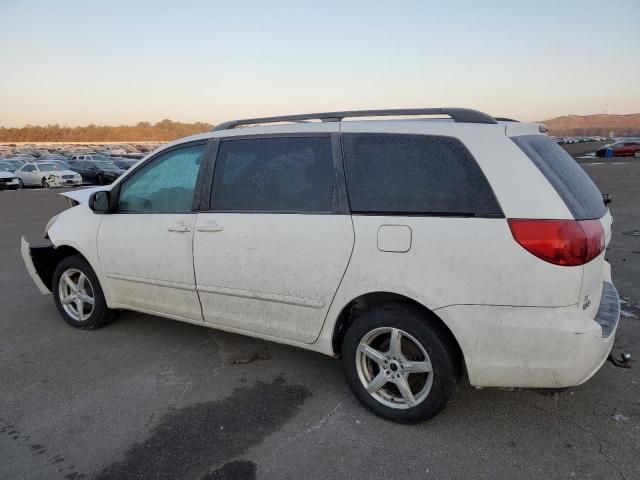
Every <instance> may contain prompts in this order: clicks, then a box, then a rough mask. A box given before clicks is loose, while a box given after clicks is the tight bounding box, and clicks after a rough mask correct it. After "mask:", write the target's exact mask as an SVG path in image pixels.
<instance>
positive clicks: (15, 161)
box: [4, 157, 27, 170]
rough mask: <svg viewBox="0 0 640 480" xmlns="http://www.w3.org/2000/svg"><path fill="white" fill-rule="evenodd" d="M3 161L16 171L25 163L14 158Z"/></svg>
mask: <svg viewBox="0 0 640 480" xmlns="http://www.w3.org/2000/svg"><path fill="white" fill-rule="evenodd" d="M4 161H5V162H7V163H10V164H11V165H13V166H14V167H16V170H17V169H19V168H20V167H21V166H23V165H24V164H25V163H27V162H26V161H24V160H22V159H21V158H16V157H10V158H6V159H5V160H4Z"/></svg>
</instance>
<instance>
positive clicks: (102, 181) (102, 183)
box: [96, 175, 104, 185]
mask: <svg viewBox="0 0 640 480" xmlns="http://www.w3.org/2000/svg"><path fill="white" fill-rule="evenodd" d="M96 183H97V184H98V185H104V179H103V178H102V175H97V176H96Z"/></svg>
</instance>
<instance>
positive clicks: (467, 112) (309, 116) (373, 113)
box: [211, 108, 498, 132]
mask: <svg viewBox="0 0 640 480" xmlns="http://www.w3.org/2000/svg"><path fill="white" fill-rule="evenodd" d="M402 115H448V116H449V117H451V118H452V119H453V121H455V122H461V123H487V124H495V123H498V122H497V121H496V119H495V118H493V117H492V116H491V115H487V114H486V113H482V112H479V111H477V110H471V109H469V108H396V109H390V110H352V111H346V112H324V113H304V114H301V115H283V116H279V117H262V118H246V119H244V120H231V121H228V122H223V123H221V124H220V125H217V126H216V127H214V128H213V129H212V130H211V131H212V132H215V131H219V130H231V129H233V128H236V127H239V126H241V125H255V124H258V123H278V122H299V121H304V120H322V121H323V122H339V121H341V120H343V119H345V118H348V117H388V116H402Z"/></svg>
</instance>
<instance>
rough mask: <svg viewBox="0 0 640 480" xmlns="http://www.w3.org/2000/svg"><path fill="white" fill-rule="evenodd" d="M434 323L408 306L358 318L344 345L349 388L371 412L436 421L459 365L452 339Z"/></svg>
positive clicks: (373, 311)
mask: <svg viewBox="0 0 640 480" xmlns="http://www.w3.org/2000/svg"><path fill="white" fill-rule="evenodd" d="M430 320H431V319H430V318H429V317H428V316H426V315H424V314H423V312H420V311H418V310H417V309H415V308H412V307H410V306H407V305H404V304H388V305H383V306H380V307H375V308H373V309H371V310H368V311H366V312H364V313H363V314H361V315H359V316H358V317H357V318H356V319H355V320H354V321H353V323H352V324H351V325H350V326H349V328H348V330H347V332H346V334H345V337H344V341H343V343H342V352H341V353H342V367H343V370H344V374H345V377H346V379H347V383H348V384H349V387H350V388H351V390H352V391H353V393H354V394H355V396H356V397H357V398H358V400H360V402H361V403H362V404H364V405H365V406H366V407H367V408H368V409H369V410H371V411H372V412H374V413H375V414H376V415H379V416H381V417H383V418H386V419H389V420H393V421H397V422H411V423H413V422H420V421H424V420H428V419H430V418H433V417H434V416H436V415H437V414H438V413H440V412H441V411H442V410H443V409H444V407H445V406H446V404H447V401H448V400H449V397H450V396H451V393H452V392H453V388H454V386H455V383H456V373H457V359H456V355H455V349H454V348H453V346H452V345H451V340H450V339H449V337H448V336H447V335H446V334H445V333H444V332H443V331H442V330H441V329H440V328H437V327H436V326H435V325H433V324H431V323H430Z"/></svg>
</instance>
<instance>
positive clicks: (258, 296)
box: [197, 285, 325, 309]
mask: <svg viewBox="0 0 640 480" xmlns="http://www.w3.org/2000/svg"><path fill="white" fill-rule="evenodd" d="M197 290H198V292H206V293H216V294H219V295H227V296H230V297H241V298H252V299H254V300H264V301H265V302H276V303H286V304H289V305H298V306H300V307H309V308H316V309H320V308H324V305H325V302H324V301H323V300H318V299H315V298H306V297H295V296H293V295H280V294H279V293H266V292H254V291H252V290H242V289H239V288H227V287H214V286H211V285H198V288H197Z"/></svg>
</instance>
